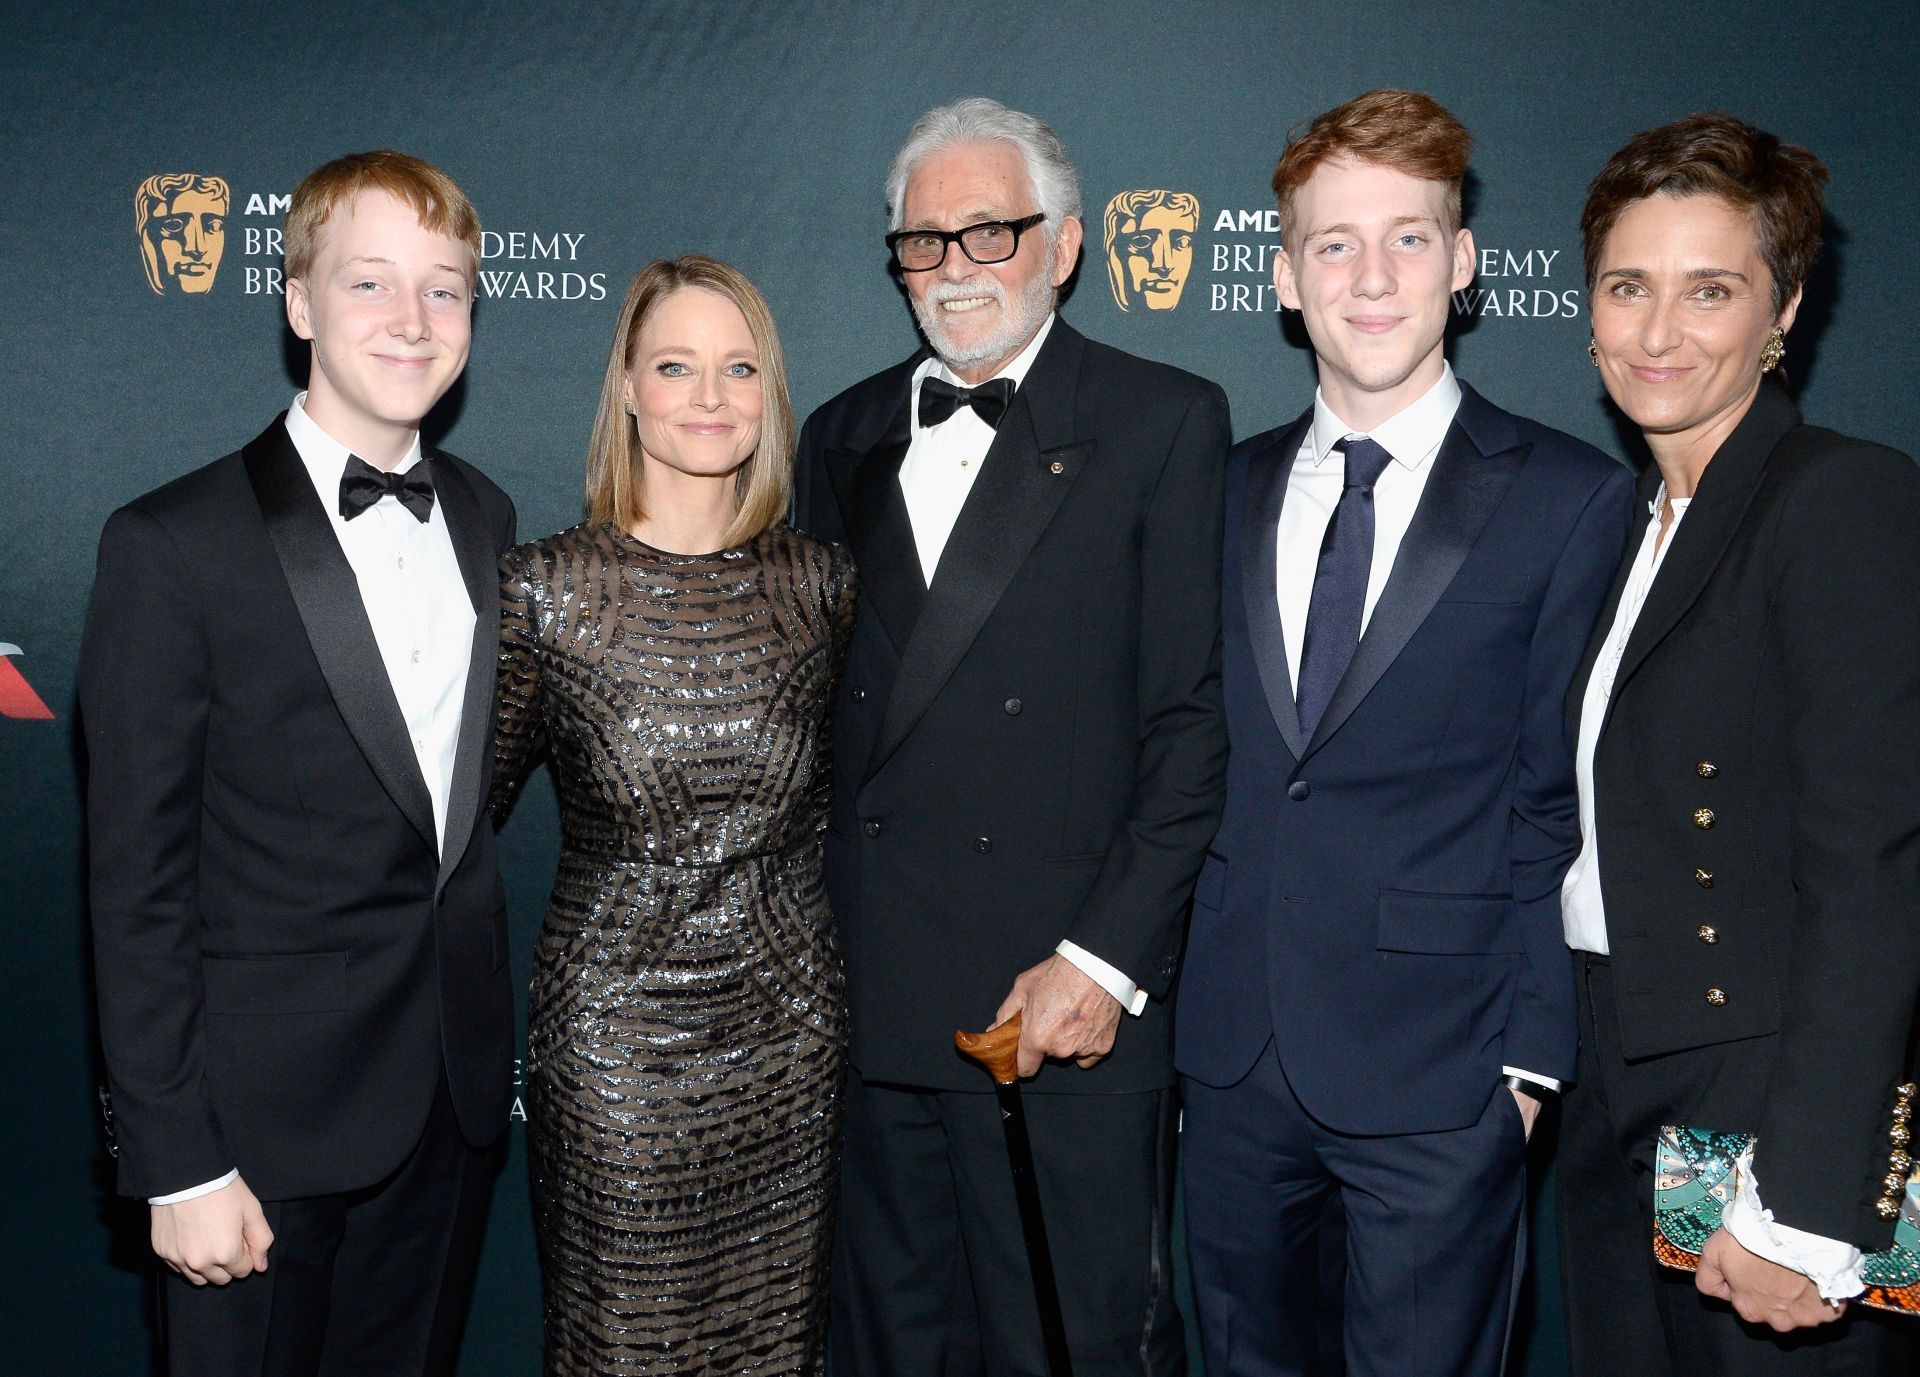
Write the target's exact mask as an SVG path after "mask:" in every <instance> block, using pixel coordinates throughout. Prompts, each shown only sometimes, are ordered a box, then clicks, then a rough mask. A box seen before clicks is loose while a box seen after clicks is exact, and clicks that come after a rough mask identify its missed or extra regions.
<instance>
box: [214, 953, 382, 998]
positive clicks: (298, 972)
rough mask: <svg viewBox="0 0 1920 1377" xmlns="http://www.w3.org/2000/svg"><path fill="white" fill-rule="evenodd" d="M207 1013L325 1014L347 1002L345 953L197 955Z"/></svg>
mask: <svg viewBox="0 0 1920 1377" xmlns="http://www.w3.org/2000/svg"><path fill="white" fill-rule="evenodd" d="M200 971H201V974H202V977H203V978H204V980H205V981H206V989H207V1012H208V1013H210V1014H330V1013H336V1012H338V1011H339V1010H341V1009H344V1008H346V1007H347V954H346V953H345V952H343V951H317V952H302V953H299V954H294V955H280V956H235V955H221V956H216V955H214V954H212V953H208V954H207V955H205V956H202V957H201V958H200Z"/></svg>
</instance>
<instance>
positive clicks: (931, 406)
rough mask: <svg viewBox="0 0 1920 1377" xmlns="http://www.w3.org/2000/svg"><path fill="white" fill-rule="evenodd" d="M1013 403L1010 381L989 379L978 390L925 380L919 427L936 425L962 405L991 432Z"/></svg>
mask: <svg viewBox="0 0 1920 1377" xmlns="http://www.w3.org/2000/svg"><path fill="white" fill-rule="evenodd" d="M1012 403H1013V379H1012V378H992V379H989V380H988V381H986V382H983V383H981V384H980V386H978V387H955V386H954V385H953V384H952V383H950V382H947V381H946V380H945V379H944V378H933V377H929V378H926V379H924V380H923V381H922V382H921V384H920V424H921V425H923V426H937V425H939V424H940V423H941V422H942V421H944V420H946V419H947V417H949V416H951V415H953V413H954V412H956V411H958V410H959V409H960V408H961V407H963V406H968V407H972V408H973V414H974V415H976V416H978V417H979V418H980V419H981V420H983V421H985V422H986V423H987V425H988V426H990V427H991V428H993V429H994V430H998V429H999V428H1000V418H1001V417H1002V416H1005V415H1006V414H1007V408H1008V407H1009V406H1010V405H1012Z"/></svg>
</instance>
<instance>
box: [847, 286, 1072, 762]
mask: <svg viewBox="0 0 1920 1377" xmlns="http://www.w3.org/2000/svg"><path fill="white" fill-rule="evenodd" d="M1085 343H1086V342H1085V340H1084V339H1083V338H1082V337H1081V336H1080V335H1078V334H1076V333H1075V332H1074V331H1072V330H1071V329H1069V328H1067V326H1066V323H1065V322H1064V321H1060V320H1056V321H1055V322H1054V324H1053V331H1052V333H1051V334H1049V335H1048V336H1047V342H1046V343H1045V344H1044V345H1042V346H1041V349H1040V353H1039V355H1038V357H1036V358H1035V359H1034V361H1033V368H1032V369H1031V371H1029V372H1028V374H1027V378H1026V381H1025V382H1024V383H1022V384H1021V386H1020V389H1019V391H1018V392H1016V393H1015V394H1014V398H1013V404H1012V405H1011V406H1010V407H1008V408H1007V414H1006V415H1005V416H1004V417H1003V418H1001V421H1000V429H999V431H998V433H997V434H996V435H995V436H994V441H993V446H992V448H990V449H989V450H988V451H987V457H986V459H985V460H984V461H983V462H982V463H981V466H980V476H979V477H978V478H976V479H974V480H973V490H972V491H971V492H969V493H968V494H967V500H966V503H965V505H964V506H962V507H961V509H960V517H959V519H958V520H957V521H955V522H954V524H953V533H952V534H951V535H949V536H948V537H947V544H946V548H945V549H944V550H943V551H941V554H940V564H939V567H938V568H937V569H936V570H935V572H934V578H933V584H932V586H931V587H930V588H928V589H927V597H926V602H925V604H924V605H923V606H922V608H921V610H920V618H919V620H918V621H917V622H915V624H914V628H913V636H912V637H911V639H909V641H908V642H907V645H906V647H905V648H904V650H903V651H902V652H901V663H900V673H899V676H898V677H897V678H896V679H895V680H894V683H893V690H892V692H891V693H890V694H889V695H888V698H887V707H886V711H885V713H884V714H883V715H882V717H881V719H880V731H879V734H878V735H877V736H876V737H875V739H874V743H873V754H872V755H871V756H870V757H869V758H868V760H867V773H866V777H867V778H868V779H871V778H872V777H873V776H874V775H875V774H876V773H878V771H879V769H880V767H881V766H882V765H884V764H885V763H886V762H887V759H888V757H890V756H891V755H892V754H893V753H894V751H896V750H898V749H899V746H900V743H901V742H902V741H904V740H906V738H907V734H908V733H909V732H910V731H912V730H913V727H914V724H915V723H916V722H918V721H919V720H920V718H921V717H922V716H924V715H925V713H926V711H927V709H928V708H929V707H931V706H932V705H933V700H934V699H935V698H936V697H938V696H939V693H940V690H941V689H942V688H943V687H945V685H946V682H947V680H948V679H950V678H951V677H952V676H953V671H954V670H955V669H957V668H958V667H959V664H960V661H961V660H962V659H963V658H965V656H966V653H967V649H968V647H970V646H971V645H972V644H973V641H974V638H975V637H976V636H978V635H979V634H980V628H981V627H982V626H984V625H986V621H987V618H988V617H989V616H991V615H992V613H993V608H994V604H996V603H997V602H999V600H1000V596H1001V594H1003V593H1005V592H1006V591H1007V585H1008V584H1010V583H1012V582H1013V576H1014V575H1015V574H1016V573H1017V572H1018V571H1019V569H1020V566H1021V564H1022V563H1024V562H1025V560H1026V558H1027V555H1028V553H1029V552H1031V551H1032V549H1033V546H1034V542H1036V541H1037V540H1039V539H1040V533H1041V532H1042V531H1044V530H1046V528H1047V524H1048V523H1049V522H1050V521H1052V520H1053V514H1054V512H1056V511H1057V510H1059V507H1060V504H1061V502H1063V501H1064V500H1065V499H1066V496H1067V492H1068V490H1069V489H1070V488H1072V486H1073V483H1074V480H1075V479H1077V478H1078V477H1079V476H1080V473H1081V471H1082V470H1083V469H1084V468H1085V467H1086V465H1087V461H1088V460H1089V459H1090V458H1091V457H1092V455H1093V447H1094V446H1093V441H1091V440H1085V441H1082V440H1077V439H1074V438H1072V436H1073V427H1074V423H1075V417H1074V414H1073V405H1074V398H1075V394H1076V393H1077V391H1078V378H1079V373H1080V358H1081V355H1082V353H1083V352H1084V350H1085ZM895 486H896V487H898V486H899V485H898V484H895ZM863 586H864V584H863Z"/></svg>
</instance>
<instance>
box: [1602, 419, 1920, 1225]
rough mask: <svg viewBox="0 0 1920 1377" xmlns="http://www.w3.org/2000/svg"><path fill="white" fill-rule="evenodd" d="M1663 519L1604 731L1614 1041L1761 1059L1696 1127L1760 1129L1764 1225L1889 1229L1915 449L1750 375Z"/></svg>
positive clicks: (1910, 722)
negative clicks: (1752, 384) (1731, 424)
mask: <svg viewBox="0 0 1920 1377" xmlns="http://www.w3.org/2000/svg"><path fill="white" fill-rule="evenodd" d="M1658 485H1659V474H1658V472H1657V471H1651V470H1650V471H1649V473H1648V474H1647V476H1646V477H1645V479H1644V480H1643V482H1642V496H1644V497H1646V498H1649V499H1650V498H1651V497H1652V496H1653V495H1654V492H1655V490H1656V489H1657V488H1658ZM1649 519H1650V517H1649V514H1648V512H1647V508H1646V504H1645V503H1642V504H1641V508H1640V513H1639V518H1638V527H1637V532H1644V530H1645V528H1646V523H1647V522H1648V520H1649ZM1672 540H1673V548H1672V549H1671V550H1669V551H1668V552H1667V555H1666V559H1665V562H1664V563H1663V564H1662V566H1661V569H1660V574H1659V577H1658V578H1657V579H1656V580H1655V581H1654V585H1653V588H1652V591H1651V593H1650V594H1649V596H1648V598H1647V602H1646V605H1645V607H1644V608H1642V610H1641V613H1640V616H1639V619H1638V620H1637V621H1636V622H1635V624H1634V628H1633V634H1632V636H1631V637H1630V638H1629V640H1628V642H1627V647H1626V653H1625V656H1624V657H1623V659H1622V661H1621V664H1620V670H1619V674H1618V675H1617V677H1616V679H1615V685H1614V691H1613V698H1612V702H1611V703H1610V705H1609V707H1608V714H1607V718H1606V721H1605V724H1604V726H1603V727H1602V730H1601V734H1600V738H1599V744H1598V746H1597V748H1596V750H1595V753H1594V800H1595V815H1596V821H1597V825H1596V834H1597V836H1598V838H1599V845H1600V879H1601V889H1602V894H1603V896H1604V900H1605V903H1606V913H1607V941H1608V945H1609V946H1610V948H1611V950H1612V959H1613V965H1614V969H1615V984H1616V987H1617V991H1618V995H1617V998H1618V1004H1619V1016H1620V1038H1621V1045H1622V1048H1623V1050H1624V1051H1625V1053H1626V1055H1627V1057H1628V1058H1629V1059H1638V1058H1646V1057H1655V1056H1658V1055H1659V1054H1661V1053H1663V1052H1672V1051H1676V1050H1679V1049H1682V1048H1690V1047H1703V1046H1708V1045H1715V1044H1730V1045H1731V1046H1730V1047H1729V1048H1728V1050H1727V1053H1726V1054H1727V1055H1741V1056H1754V1057H1764V1058H1766V1059H1768V1062H1769V1063H1770V1070H1769V1071H1768V1073H1767V1076H1768V1080H1767V1092H1766V1095H1765V1097H1764V1100H1763V1101H1762V1102H1760V1103H1755V1104H1751V1105H1739V1106H1727V1107H1725V1110H1724V1112H1726V1113H1728V1114H1730V1115H1738V1116H1739V1117H1740V1121H1739V1122H1728V1123H1718V1124H1706V1125H1702V1126H1703V1127H1709V1128H1720V1129H1729V1130H1739V1131H1744V1132H1754V1133H1757V1134H1758V1135H1759V1145H1758V1148H1757V1149H1756V1154H1755V1168H1756V1171H1757V1174H1758V1176H1759V1180H1760V1185H1761V1193H1762V1196H1763V1198H1764V1199H1765V1201H1766V1203H1767V1206H1768V1208H1770V1209H1771V1210H1772V1211H1773V1212H1774V1213H1775V1215H1776V1216H1777V1217H1778V1218H1779V1219H1780V1220H1781V1221H1782V1222H1784V1223H1787V1224H1790V1225H1792V1226H1794V1227H1796V1228H1800V1229H1806V1230H1809V1231H1811V1232H1813V1233H1817V1234H1824V1235H1826V1236H1828V1237H1831V1238H1843V1239H1848V1240H1851V1241H1853V1242H1856V1243H1858V1244H1860V1245H1861V1246H1863V1247H1884V1246H1886V1243H1887V1241H1888V1239H1889V1236H1890V1232H1891V1225H1890V1224H1887V1223H1885V1222H1883V1221H1882V1220H1880V1219H1879V1218H1878V1217H1877V1215H1876V1214H1875V1213H1874V1209H1873V1206H1874V1203H1875V1202H1876V1201H1877V1200H1878V1199H1879V1197H1880V1195H1881V1193H1882V1189H1883V1188H1882V1184H1881V1182H1882V1178H1883V1177H1884V1176H1885V1175H1886V1173H1887V1169H1888V1157H1889V1154H1890V1152H1891V1151H1892V1145H1891V1144H1890V1143H1889V1141H1888V1130H1889V1128H1890V1124H1891V1121H1890V1117H1889V1110H1890V1109H1891V1107H1892V1104H1893V1097H1894V1087H1895V1086H1896V1085H1898V1084H1899V1083H1901V1082H1902V1081H1904V1080H1906V1079H1907V1078H1908V1076H1909V1074H1910V1073H1911V1064H1910V1061H1909V1047H1908V1039H1909V1036H1910V1035H1911V1033H1912V1031H1913V1026H1914V1015H1915V1007H1916V996H1917V995H1920V472H1917V471H1916V470H1915V468H1914V465H1913V463H1912V462H1911V461H1910V460H1909V459H1908V458H1907V457H1906V456H1905V455H1902V454H1898V453H1896V452H1894V451H1893V450H1889V449H1883V448H1881V447H1880V446H1877V445H1870V444H1866V443H1864V442H1862V441H1859V440H1851V439H1848V438H1847V437H1845V436H1843V435H1836V434H1834V433H1833V432H1832V431H1827V430H1818V429H1815V428H1813V427H1811V426H1805V425H1802V424H1801V423H1800V415H1799V412H1798V411H1796V410H1795V409H1794V405H1793V403H1792V402H1791V401H1790V400H1788V398H1787V395H1786V393H1785V392H1784V391H1782V390H1781V389H1780V388H1778V387H1775V386H1773V385H1772V384H1765V385H1763V386H1762V387H1761V389H1760V394H1759V397H1758V398H1757V399H1756V400H1755V402H1754V404H1753V407H1752V409H1751V410H1750V411H1749V412H1748V413H1747V416H1746V417H1745V419H1743V420H1742V421H1741V422H1740V424H1739V426H1738V427H1737V428H1736V429H1735V430H1734V432H1733V434H1732V435H1730V436H1728V437H1727V440H1726V441H1725V443H1724V444H1722V445H1721V447H1720V450H1719V452H1718V453H1717V454H1716V455H1715V456H1714V458H1713V461H1712V462H1711V463H1710V464H1709V465H1708V466H1707V469H1706V472H1705V475H1704V476H1703V477H1702V479H1701V482H1700V486H1699V488H1698V490H1697V491H1696V493H1695V495H1694V498H1693V502H1692V504H1691V505H1690V506H1689V507H1688V509H1687V515H1686V519H1685V520H1684V521H1683V522H1682V523H1681V525H1680V527H1679V530H1678V531H1677V532H1676V533H1675V534H1674V535H1673V537H1672ZM1638 546H1639V539H1638V536H1637V533H1636V539H1635V540H1634V541H1633V542H1632V543H1631V544H1630V545H1629V547H1628V548H1629V551H1630V553H1629V555H1628V560H1627V564H1628V565H1630V564H1631V561H1632V554H1631V551H1633V550H1636V549H1637V548H1638ZM1625 574H1626V565H1623V567H1622V570H1621V574H1620V576H1619V577H1617V578H1616V579H1615V581H1614V586H1613V590H1612V592H1611V594H1610V595H1609V597H1608V601H1607V605H1606V608H1605V610H1604V611H1603V612H1602V613H1601V615H1600V620H1599V625H1598V628H1597V629H1596V631H1595V632H1594V636H1593V639H1592V643H1591V644H1590V645H1589V647H1588V651H1587V658H1586V662H1585V664H1584V665H1583V666H1582V670H1581V673H1580V674H1579V676H1578V677H1577V678H1576V680H1575V681H1574V686H1573V689H1572V691H1571V695H1570V700H1569V701H1570V703H1571V706H1572V711H1573V713H1574V715H1575V718H1576V727H1577V718H1578V714H1579V711H1580V703H1581V698H1582V695H1583V693H1584V689H1585V685H1586V682H1587V679H1588V676H1589V674H1590V673H1591V671H1592V666H1593V662H1594V660H1595V658H1596V657H1597V656H1598V654H1599V651H1600V649H1601V646H1602V644H1603V642H1604V641H1605V639H1606V635H1607V632H1608V630H1609V629H1610V628H1611V626H1612V624H1613V619H1614V612H1615V609H1616V608H1617V607H1618V605H1619V601H1620V595H1621V589H1622V587H1623V585H1624V583H1625ZM1710 991H1718V992H1719V993H1718V994H1715V995H1711V996H1710V994H1709V992H1710ZM1656 1065H1657V1064H1656Z"/></svg>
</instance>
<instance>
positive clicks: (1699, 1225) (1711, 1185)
mask: <svg viewBox="0 0 1920 1377" xmlns="http://www.w3.org/2000/svg"><path fill="white" fill-rule="evenodd" d="M1752 1142H1753V1135H1752V1134H1748V1133H1715V1132H1712V1131H1710V1130H1708V1129H1703V1128H1689V1127H1687V1126H1685V1125H1673V1124H1668V1125H1666V1126H1665V1127H1664V1128H1662V1129H1661V1130H1660V1140H1659V1142H1658V1144H1656V1147H1655V1153H1654V1173H1653V1255H1654V1256H1655V1257H1656V1258H1658V1259H1659V1260H1660V1261H1661V1262H1662V1263H1664V1264H1666V1265H1667V1266H1668V1267H1677V1268H1679V1269H1680V1270H1682V1271H1685V1272H1692V1271H1696V1270H1698V1268H1699V1266H1700V1249H1701V1248H1702V1247H1704V1246H1705V1245H1706V1242H1707V1239H1708V1237H1709V1236H1710V1235H1711V1234H1712V1233H1713V1231H1714V1230H1715V1229H1718V1228H1719V1227H1720V1215H1721V1212H1722V1211H1723V1210H1725V1209H1726V1207H1727V1206H1728V1205H1729V1204H1731V1203H1732V1201H1733V1195H1734V1191H1735V1190H1736V1189H1737V1187H1738V1185H1739V1174H1738V1169H1737V1164H1738V1162H1739V1160H1740V1156H1741V1154H1743V1153H1744V1152H1746V1150H1747V1148H1748V1147H1749V1146H1750V1145H1751V1144H1752ZM1905 1147H1906V1144H1905V1143H1904V1142H1898V1143H1896V1144H1895V1146H1894V1155H1893V1157H1892V1159H1891V1160H1890V1162H1889V1165H1890V1166H1892V1167H1896V1168H1898V1170H1897V1171H1891V1172H1889V1174H1888V1178H1887V1179H1888V1180H1889V1181H1891V1182H1893V1183H1894V1184H1893V1185H1891V1186H1889V1187H1888V1188H1887V1193H1886V1194H1885V1195H1883V1196H1882V1197H1881V1199H1880V1204H1879V1209H1880V1212H1881V1214H1882V1216H1883V1217H1891V1218H1893V1219H1894V1220H1895V1221H1896V1222H1895V1223H1894V1226H1893V1246H1892V1247H1891V1248H1888V1249H1887V1250H1886V1251H1885V1252H1879V1253H1868V1254H1867V1255H1866V1261H1865V1263H1864V1264H1863V1266H1862V1268H1861V1271H1862V1273H1863V1275H1864V1276H1865V1279H1866V1283H1867V1289H1866V1291H1865V1293H1863V1294H1862V1295H1860V1296H1857V1297H1855V1299H1854V1303H1855V1304H1858V1305H1870V1306H1872V1307H1873V1308H1874V1309H1876V1310H1894V1311H1899V1312H1901V1313H1903V1314H1909V1315H1920V1173H1914V1174H1911V1175H1905V1176H1904V1177H1903V1175H1902V1174H1903V1173H1906V1172H1911V1171H1912V1169H1913V1162H1912V1160H1911V1159H1910V1158H1908V1156H1907V1153H1906V1151H1905Z"/></svg>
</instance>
